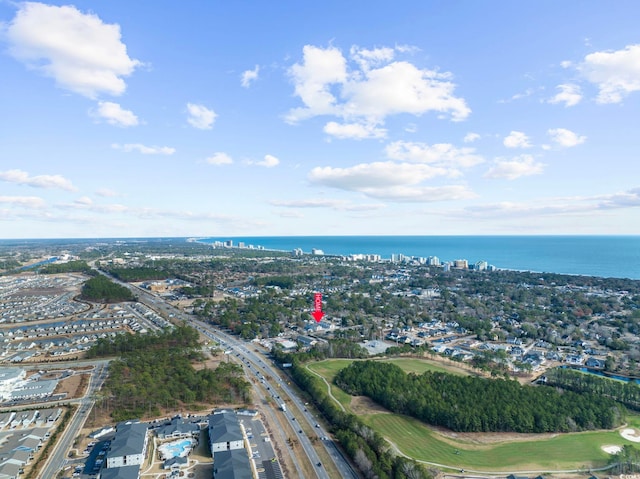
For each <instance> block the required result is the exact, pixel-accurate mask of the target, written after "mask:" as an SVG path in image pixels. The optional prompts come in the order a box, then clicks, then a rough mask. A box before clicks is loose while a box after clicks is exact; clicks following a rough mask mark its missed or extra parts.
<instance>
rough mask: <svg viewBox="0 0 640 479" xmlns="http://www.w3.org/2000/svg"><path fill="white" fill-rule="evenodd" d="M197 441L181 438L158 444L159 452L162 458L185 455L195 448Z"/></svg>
mask: <svg viewBox="0 0 640 479" xmlns="http://www.w3.org/2000/svg"><path fill="white" fill-rule="evenodd" d="M195 443H196V441H194V440H193V439H179V440H178V441H173V442H168V443H166V444H162V445H161V446H158V452H159V453H160V457H161V458H162V460H167V459H173V458H174V457H185V456H187V455H188V454H189V453H190V452H191V449H193V446H194V445H195Z"/></svg>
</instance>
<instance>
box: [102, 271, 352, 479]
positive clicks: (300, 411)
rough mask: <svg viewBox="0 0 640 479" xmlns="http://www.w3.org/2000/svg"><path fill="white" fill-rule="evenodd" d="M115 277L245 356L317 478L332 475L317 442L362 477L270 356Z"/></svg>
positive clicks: (342, 470) (342, 472)
mask: <svg viewBox="0 0 640 479" xmlns="http://www.w3.org/2000/svg"><path fill="white" fill-rule="evenodd" d="M111 279H113V280H114V281H116V282H118V283H120V284H122V285H123V286H126V287H128V288H130V289H131V290H132V291H133V292H134V294H135V295H136V296H137V297H138V300H139V301H140V302H141V303H144V304H146V305H147V306H148V307H150V308H152V309H154V310H156V311H157V312H160V313H164V315H165V317H167V318H172V319H174V320H177V321H185V322H186V323H187V324H189V325H191V326H193V327H195V328H196V329H197V330H198V331H200V333H202V334H203V335H205V336H206V337H208V338H210V339H211V340H213V341H215V342H217V343H219V344H220V345H221V347H222V348H223V349H224V350H226V351H228V352H229V354H234V355H236V357H237V358H239V359H241V360H242V362H243V364H244V366H245V367H246V368H247V369H248V370H250V371H253V374H255V375H256V377H257V378H258V379H259V380H260V382H261V384H262V385H263V387H264V388H265V390H266V391H267V392H269V394H271V396H272V399H273V402H274V403H275V404H276V405H278V407H279V405H281V404H286V405H287V411H279V414H281V415H282V419H283V420H285V421H287V422H288V423H289V425H290V426H291V428H292V429H293V430H294V431H296V434H297V437H296V439H297V440H298V442H299V444H300V445H301V447H302V450H303V451H304V454H305V456H306V460H308V461H309V463H310V464H311V465H312V466H313V470H314V471H315V474H316V477H318V478H320V479H330V478H331V476H330V475H329V472H328V470H327V467H326V466H327V465H326V464H323V463H322V460H321V459H320V456H319V455H318V452H317V451H316V449H315V447H314V444H315V445H316V447H320V448H324V450H325V451H326V453H327V457H329V458H330V460H331V461H332V462H333V464H334V466H335V469H337V470H338V473H339V476H338V477H340V478H354V479H357V478H358V477H360V476H359V475H358V474H357V473H356V472H355V470H354V469H353V468H352V467H351V465H350V463H349V462H348V461H347V460H346V458H345V457H344V456H343V455H342V452H341V451H340V449H339V448H338V447H337V445H336V444H335V443H334V441H333V440H332V439H331V438H330V435H329V434H328V433H327V432H326V430H325V429H324V428H323V427H322V425H321V424H320V422H319V421H318V420H317V418H316V417H314V415H313V414H312V412H311V411H310V410H309V409H308V408H307V407H306V404H305V403H304V401H303V400H302V399H300V397H299V396H298V394H297V393H296V392H295V391H294V390H293V389H292V388H291V387H290V386H289V385H288V384H287V381H284V380H282V377H281V374H280V371H279V370H278V371H276V369H275V368H274V367H272V365H271V364H269V362H268V361H267V360H266V358H264V357H263V356H262V355H260V354H258V353H257V352H256V351H254V350H253V347H252V346H251V345H250V343H246V342H244V341H241V340H239V339H238V338H237V337H235V336H231V335H229V334H226V333H224V332H223V331H220V330H219V329H217V328H214V327H213V326H211V325H209V324H207V323H204V322H202V321H199V320H197V319H196V318H194V317H193V316H190V315H187V314H186V313H184V312H183V311H181V310H180V309H178V308H176V307H174V306H173V305H171V304H169V303H167V302H166V301H164V300H163V299H161V298H158V297H157V296H154V295H153V294H151V293H149V292H148V291H146V290H144V289H141V288H138V287H136V286H133V285H131V284H128V283H123V282H120V281H118V280H116V279H115V278H111ZM291 406H293V407H291ZM301 422H305V423H306V428H305V427H303V426H302V425H301ZM304 429H307V430H311V431H314V434H315V435H317V439H318V440H314V441H312V440H311V438H310V436H309V435H307V434H306V433H305V432H304ZM295 459H304V458H295ZM293 463H294V465H296V467H300V466H298V465H297V464H298V461H297V460H296V461H293ZM298 472H300V471H298Z"/></svg>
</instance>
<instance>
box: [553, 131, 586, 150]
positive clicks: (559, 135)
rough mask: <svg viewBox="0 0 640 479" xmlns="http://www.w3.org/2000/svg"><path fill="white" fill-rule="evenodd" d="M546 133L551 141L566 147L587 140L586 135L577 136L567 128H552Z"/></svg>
mask: <svg viewBox="0 0 640 479" xmlns="http://www.w3.org/2000/svg"><path fill="white" fill-rule="evenodd" d="M547 133H548V134H549V136H550V137H551V140H552V141H553V142H555V143H557V144H558V145H560V146H564V147H566V148H570V147H572V146H576V145H580V144H581V143H584V142H585V141H586V140H587V137H586V136H578V135H577V134H575V133H574V132H573V131H571V130H567V129H566V128H554V129H551V130H548V131H547Z"/></svg>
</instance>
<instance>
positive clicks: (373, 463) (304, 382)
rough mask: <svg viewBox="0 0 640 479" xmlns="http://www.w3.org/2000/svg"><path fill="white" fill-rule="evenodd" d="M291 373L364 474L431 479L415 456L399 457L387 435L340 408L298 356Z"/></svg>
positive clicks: (392, 478)
mask: <svg viewBox="0 0 640 479" xmlns="http://www.w3.org/2000/svg"><path fill="white" fill-rule="evenodd" d="M286 359H289V360H291V361H292V362H293V367H292V368H291V374H292V377H293V379H294V381H295V382H296V384H298V386H300V388H301V389H303V390H304V391H305V392H306V393H307V394H308V396H309V397H310V400H311V401H313V402H314V403H315V405H316V406H317V407H318V409H319V410H320V412H321V413H322V414H323V415H324V416H325V417H326V418H327V420H328V421H329V423H330V424H331V429H332V432H333V433H334V436H335V437H336V439H337V440H338V441H339V442H340V444H341V446H342V447H343V448H344V450H345V451H346V452H347V454H348V455H349V456H350V457H351V459H352V460H353V462H354V463H355V464H356V466H357V467H358V469H360V471H361V472H362V474H363V475H364V477H366V478H370V479H374V478H375V479H430V477H431V476H430V474H429V473H428V472H427V471H425V470H424V468H423V467H422V466H421V465H419V464H418V463H416V462H415V461H412V460H411V459H408V458H405V457H402V456H397V455H396V454H395V453H394V451H393V450H392V449H391V447H390V446H389V444H388V443H387V441H386V440H385V439H384V437H383V436H381V435H380V434H378V433H377V432H376V431H374V430H373V429H371V428H370V427H369V426H367V425H366V424H364V422H362V421H361V420H360V419H359V418H358V417H357V416H356V415H354V414H350V413H346V412H344V411H342V410H340V409H339V408H338V407H337V406H336V404H335V402H334V401H333V399H331V398H330V397H329V396H328V395H327V389H326V386H325V385H324V383H323V382H322V381H321V380H320V379H319V378H318V377H317V376H314V375H313V374H311V373H310V372H309V371H307V369H306V368H305V367H304V364H303V363H302V362H300V360H299V358H298V356H297V355H296V356H289V357H287V358H286Z"/></svg>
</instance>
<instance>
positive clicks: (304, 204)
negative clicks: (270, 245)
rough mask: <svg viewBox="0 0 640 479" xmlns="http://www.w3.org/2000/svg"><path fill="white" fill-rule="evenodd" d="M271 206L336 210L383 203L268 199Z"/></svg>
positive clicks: (365, 208)
mask: <svg viewBox="0 0 640 479" xmlns="http://www.w3.org/2000/svg"><path fill="white" fill-rule="evenodd" d="M269 203H270V204H272V205H273V206H278V207H280V208H330V209H334V210H338V211H372V210H379V209H382V208H384V207H385V206H384V205H383V204H380V203H377V204H353V203H350V202H348V201H344V200H332V199H326V198H313V199H307V200H293V201H277V200H274V201H270V202H269Z"/></svg>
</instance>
